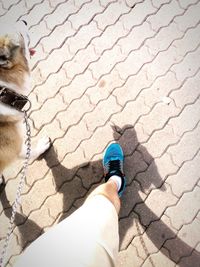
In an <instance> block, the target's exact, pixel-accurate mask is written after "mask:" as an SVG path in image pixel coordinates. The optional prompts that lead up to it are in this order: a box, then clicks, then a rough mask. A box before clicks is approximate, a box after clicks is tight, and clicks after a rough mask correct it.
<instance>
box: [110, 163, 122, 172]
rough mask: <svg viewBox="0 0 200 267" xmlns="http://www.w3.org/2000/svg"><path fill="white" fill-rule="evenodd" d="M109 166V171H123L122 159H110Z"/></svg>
mask: <svg viewBox="0 0 200 267" xmlns="http://www.w3.org/2000/svg"><path fill="white" fill-rule="evenodd" d="M107 167H108V171H109V172H112V171H120V172H122V168H121V162H120V160H111V161H109V162H108V165H107Z"/></svg>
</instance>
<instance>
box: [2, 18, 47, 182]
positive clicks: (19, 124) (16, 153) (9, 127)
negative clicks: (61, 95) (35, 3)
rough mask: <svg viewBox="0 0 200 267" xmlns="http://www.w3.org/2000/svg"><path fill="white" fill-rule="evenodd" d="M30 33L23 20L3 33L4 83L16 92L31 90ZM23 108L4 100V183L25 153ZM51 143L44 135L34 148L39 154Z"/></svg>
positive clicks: (36, 153) (33, 155)
mask: <svg viewBox="0 0 200 267" xmlns="http://www.w3.org/2000/svg"><path fill="white" fill-rule="evenodd" d="M28 42H29V40H28V35H27V31H26V26H25V24H24V22H19V23H18V25H17V28H16V27H15V28H13V27H12V31H11V32H6V33H0V85H1V86H5V87H7V88H9V89H11V90H13V91H15V92H16V93H19V94H23V95H27V94H28V93H29V92H30V70H29V59H30V54H29V49H28ZM22 129H23V112H21V111H18V110H17V109H14V108H12V107H10V106H9V105H6V104H4V103H2V102H0V183H1V175H2V174H3V170H4V169H5V168H6V167H7V166H8V165H9V164H10V163H11V162H12V161H13V160H15V159H16V158H17V157H22V158H23V157H25V154H26V149H25V147H24V140H23V138H24V135H25V134H24V133H23V130H22ZM49 146H50V140H49V138H47V137H46V138H43V139H41V140H40V141H39V142H38V145H37V147H36V148H35V149H34V150H32V151H31V157H32V158H37V157H39V156H40V155H41V154H42V153H44V152H45V151H46V150H47V149H48V148H49Z"/></svg>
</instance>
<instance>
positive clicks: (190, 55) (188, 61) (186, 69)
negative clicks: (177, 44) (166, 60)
mask: <svg viewBox="0 0 200 267" xmlns="http://www.w3.org/2000/svg"><path fill="white" fill-rule="evenodd" d="M196 47H197V46H196ZM193 50H194V51H193ZM199 53H200V49H199V48H198V49H196V48H194V49H192V48H191V49H190V52H187V56H185V57H184V59H183V61H182V62H181V64H180V65H179V64H178V65H174V66H173V67H172V68H171V70H172V71H175V72H176V77H177V79H178V80H183V79H184V78H185V77H187V76H190V75H191V73H194V72H196V71H197V70H198V61H197V59H198V58H199Z"/></svg>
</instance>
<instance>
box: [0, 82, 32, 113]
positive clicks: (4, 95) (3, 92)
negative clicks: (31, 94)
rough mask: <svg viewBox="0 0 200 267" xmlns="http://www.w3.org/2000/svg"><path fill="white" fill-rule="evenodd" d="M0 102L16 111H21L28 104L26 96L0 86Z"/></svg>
mask: <svg viewBox="0 0 200 267" xmlns="http://www.w3.org/2000/svg"><path fill="white" fill-rule="evenodd" d="M0 101H1V102H2V103H4V104H6V105H9V106H11V107H12V108H15V109H17V110H18V111H22V109H23V107H24V106H25V105H26V103H27V102H30V101H29V100H28V97H27V96H24V95H20V94H18V93H16V92H15V91H13V90H11V89H9V88H7V87H5V86H0Z"/></svg>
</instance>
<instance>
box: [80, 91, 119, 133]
mask: <svg viewBox="0 0 200 267" xmlns="http://www.w3.org/2000/svg"><path fill="white" fill-rule="evenodd" d="M120 110H121V107H120V106H119V105H118V104H117V102H116V99H115V97H113V96H110V97H108V99H106V100H105V101H101V102H100V103H99V104H98V105H97V106H96V108H95V109H94V110H93V111H92V112H91V113H87V114H86V115H85V116H84V122H85V123H86V125H87V128H88V130H89V131H91V132H92V131H95V129H96V128H97V127H98V126H103V125H104V124H105V123H106V121H107V120H108V119H109V117H110V116H111V115H112V114H114V113H117V112H118V111H120ZM98 114H101V116H98Z"/></svg>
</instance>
